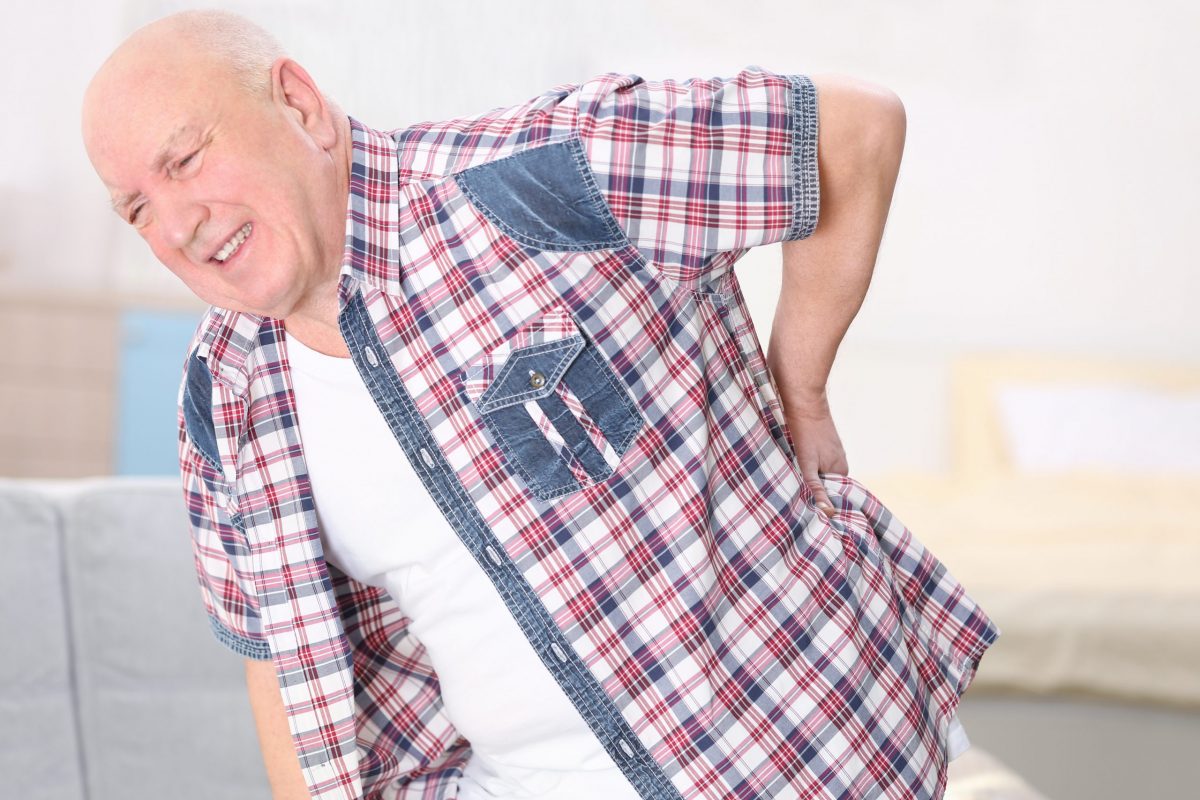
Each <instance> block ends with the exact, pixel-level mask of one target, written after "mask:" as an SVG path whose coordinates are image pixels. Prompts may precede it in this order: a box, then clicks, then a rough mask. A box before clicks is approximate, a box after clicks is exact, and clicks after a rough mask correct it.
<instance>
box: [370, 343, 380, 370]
mask: <svg viewBox="0 0 1200 800" xmlns="http://www.w3.org/2000/svg"><path fill="white" fill-rule="evenodd" d="M367 361H368V362H370V364H371V366H372V367H378V366H379V356H377V355H375V348H374V347H368V348H367Z"/></svg>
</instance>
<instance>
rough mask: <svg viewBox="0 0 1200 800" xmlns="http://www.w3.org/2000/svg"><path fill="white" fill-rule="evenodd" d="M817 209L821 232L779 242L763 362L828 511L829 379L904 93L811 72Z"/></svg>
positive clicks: (831, 448)
mask: <svg viewBox="0 0 1200 800" xmlns="http://www.w3.org/2000/svg"><path fill="white" fill-rule="evenodd" d="M812 80H813V84H814V85H815V86H816V88H817V108H818V112H817V113H818V119H819V124H818V131H817V169H818V173H819V181H820V188H821V192H820V194H821V207H820V214H819V217H818V221H817V227H816V230H814V231H813V233H812V235H811V236H809V237H808V238H806V239H797V240H790V241H785V242H784V243H783V285H782V288H781V290H780V294H779V304H778V305H777V306H776V309H775V320H774V324H773V325H772V327H771V340H770V343H769V347H768V350H767V367H768V368H769V369H770V371H771V376H772V377H773V378H774V379H775V383H776V386H777V387H778V390H779V397H780V401H781V402H782V403H783V408H784V415H785V417H786V418H787V423H788V430H789V432H790V433H791V436H792V441H793V443H794V444H795V446H796V457H797V460H798V461H799V465H800V470H801V474H802V475H803V477H804V482H805V484H806V485H808V486H809V487H810V488H811V489H812V490H813V494H814V500H815V502H816V505H817V507H818V508H820V509H822V510H823V511H824V512H825V513H827V514H828V513H830V512H832V511H833V510H834V509H833V505H832V504H831V503H830V502H829V496H828V495H827V494H826V492H825V489H824V486H823V484H822V483H821V478H820V476H819V475H818V473H821V472H837V473H842V474H846V473H848V472H849V470H848V469H847V468H846V452H845V450H844V449H843V448H842V442H841V439H839V438H838V434H837V430H836V429H835V428H834V426H833V418H832V416H831V415H830V413H829V403H828V400H827V398H826V396H825V385H826V382H827V380H828V378H829V372H830V369H831V368H832V367H833V360H834V357H835V356H836V354H837V349H838V345H839V344H841V341H842V337H843V336H844V335H845V333H846V329H847V328H848V327H849V326H850V322H851V320H853V319H854V316H855V315H856V314H857V313H858V309H859V308H860V307H861V306H862V302H863V299H864V297H865V296H866V292H867V286H868V285H869V284H870V282H871V273H872V271H873V270H874V267H875V257H876V255H877V254H878V252H879V244H880V241H881V240H882V238H883V226H884V222H885V221H886V220H887V214H888V209H889V207H890V206H891V202H892V192H893V190H894V189H895V186H896V178H897V175H898V173H899V171H900V159H901V156H902V154H903V152H904V135H905V129H906V119H905V114H904V106H903V104H901V102H900V99H899V98H898V97H897V96H896V95H895V93H893V92H892V91H890V90H889V89H886V88H884V87H882V86H877V85H875V84H871V83H867V82H865V81H860V80H857V79H854V78H850V77H848V76H842V75H819V76H818V75H814V76H812Z"/></svg>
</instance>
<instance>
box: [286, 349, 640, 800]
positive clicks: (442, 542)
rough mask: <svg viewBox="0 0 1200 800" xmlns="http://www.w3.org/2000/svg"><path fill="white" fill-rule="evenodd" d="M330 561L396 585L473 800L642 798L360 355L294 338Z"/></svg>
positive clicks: (376, 582) (311, 468)
mask: <svg viewBox="0 0 1200 800" xmlns="http://www.w3.org/2000/svg"><path fill="white" fill-rule="evenodd" d="M287 350H288V356H289V361H290V363H291V376H292V386H293V389H294V391H295V395H296V411H297V415H298V417H299V420H298V424H299V427H300V436H301V440H302V443H303V447H304V456H305V463H306V465H307V467H308V472H309V478H310V480H311V482H312V490H313V501H314V503H315V505H316V512H317V521H318V525H319V526H320V528H321V544H322V546H323V548H324V550H325V557H326V559H327V560H328V561H330V562H332V563H334V564H335V565H337V567H338V568H340V569H341V570H342V571H343V572H345V573H346V574H347V575H350V576H351V577H353V578H355V579H356V580H359V581H361V582H363V583H366V584H369V585H372V586H379V587H381V588H384V589H386V590H387V591H388V593H389V594H390V595H391V596H392V598H394V599H395V600H396V602H397V603H398V604H399V606H400V608H401V609H402V610H403V612H404V613H405V615H407V616H408V617H410V623H409V631H410V632H411V633H412V635H414V636H415V637H416V638H417V639H418V640H419V641H421V642H422V643H423V644H424V645H425V647H426V650H427V653H428V656H429V659H430V661H431V662H432V663H433V668H434V670H435V671H436V672H437V675H438V679H439V680H440V682H441V691H442V699H443V701H444V702H445V710H446V714H447V715H448V716H449V717H450V720H451V721H452V722H453V723H454V726H455V727H456V728H457V729H458V731H459V733H460V734H462V735H463V736H465V737H466V738H467V740H468V741H469V742H470V743H471V748H472V751H473V752H472V756H471V758H470V760H469V761H468V762H467V766H466V769H465V771H464V774H463V778H462V780H461V781H460V782H459V795H458V796H459V797H460V798H462V800H492V798H523V799H524V798H537V799H538V800H623V798H630V800H633V799H634V798H637V797H638V794H637V792H636V791H635V790H634V788H633V786H632V785H631V784H630V783H629V780H628V779H627V778H626V777H625V775H624V774H623V773H622V772H621V770H620V768H619V767H618V766H617V765H616V764H615V763H614V762H613V760H612V758H611V756H609V754H608V753H607V752H606V751H605V750H604V748H603V747H602V746H601V744H600V742H599V740H597V738H596V735H595V734H594V733H593V732H592V730H591V729H590V728H589V727H588V726H587V723H586V722H584V720H583V718H582V717H581V716H580V714H579V711H578V710H577V709H576V708H575V706H574V705H573V704H572V703H571V701H570V700H569V699H567V696H566V694H565V693H564V692H563V690H562V687H560V686H559V684H558V682H557V681H556V680H555V679H554V677H553V676H552V675H551V674H550V671H549V670H548V669H547V668H546V666H545V665H544V664H543V663H542V661H541V659H540V658H539V657H538V656H537V653H536V652H535V651H534V649H533V647H532V645H530V644H529V641H528V639H526V638H525V634H524V632H523V631H522V630H521V628H520V627H519V626H518V625H517V622H516V620H515V619H514V618H513V616H512V613H511V612H510V611H509V610H508V607H507V606H506V605H505V604H504V601H503V599H501V597H500V595H499V594H498V593H497V592H496V588H495V587H494V586H493V585H492V582H491V580H490V579H489V578H488V577H487V574H486V573H485V572H484V571H483V568H482V567H480V566H479V564H478V563H476V561H475V559H474V558H473V557H472V556H471V554H470V552H468V550H467V548H466V547H465V546H464V545H463V544H462V541H461V540H460V539H459V538H458V536H457V534H455V533H454V530H453V529H452V528H451V527H450V525H449V523H447V522H446V519H445V517H443V516H442V512H441V510H440V509H439V508H438V507H437V504H436V503H435V502H434V501H433V498H432V497H430V495H429V492H428V491H427V490H426V489H425V487H424V485H423V484H422V483H421V479H420V478H419V477H418V476H417V475H416V473H414V472H413V470H412V466H411V465H410V464H409V462H408V459H407V458H406V457H405V455H404V452H403V450H401V449H400V445H399V444H397V443H396V439H395V437H394V436H393V434H392V432H391V430H390V429H389V428H388V425H387V422H386V420H385V419H384V418H383V415H382V414H381V413H380V412H379V409H378V407H377V406H376V405H375V402H374V401H373V400H372V399H371V395H370V393H369V392H368V390H367V388H366V385H365V384H364V383H363V381H362V378H361V377H360V376H359V374H358V370H357V369H356V368H355V367H354V363H353V362H352V361H351V360H350V359H349V358H338V357H336V356H329V355H325V354H324V353H319V352H317V351H315V350H312V349H310V348H308V347H307V346H305V345H304V344H303V343H301V342H300V341H298V340H297V339H296V338H294V337H293V336H291V335H290V334H288V335H287Z"/></svg>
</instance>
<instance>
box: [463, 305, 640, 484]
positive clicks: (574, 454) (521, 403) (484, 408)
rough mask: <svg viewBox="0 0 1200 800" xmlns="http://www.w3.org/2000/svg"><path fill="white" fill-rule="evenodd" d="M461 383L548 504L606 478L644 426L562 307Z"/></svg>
mask: <svg viewBox="0 0 1200 800" xmlns="http://www.w3.org/2000/svg"><path fill="white" fill-rule="evenodd" d="M462 381H463V390H464V392H465V394H466V396H467V398H468V399H469V400H470V402H471V403H472V404H473V405H474V406H475V408H476V410H477V411H478V412H479V415H480V417H481V419H482V420H483V423H484V425H485V426H486V427H487V429H488V431H489V432H490V433H491V434H492V436H493V437H494V438H495V439H496V442H497V443H498V445H499V447H500V449H501V451H502V452H503V453H504V457H505V458H506V459H507V460H508V462H509V463H510V464H511V465H512V467H513V469H514V470H515V471H516V472H517V473H518V474H519V475H520V477H521V478H522V479H523V480H524V481H525V483H526V485H527V486H528V487H529V490H530V491H531V492H532V493H533V494H534V495H535V496H536V497H539V498H541V499H543V500H549V499H552V498H555V497H560V496H562V495H565V494H569V493H571V492H574V491H577V490H579V489H582V488H583V487H585V486H589V485H591V484H593V483H596V482H597V481H602V480H604V479H605V478H607V477H608V476H609V475H611V474H612V473H613V471H614V470H615V469H616V468H617V466H618V465H619V463H620V460H621V456H623V455H624V454H625V452H626V451H627V450H628V449H629V447H630V446H631V444H632V443H633V440H634V437H636V436H637V434H638V431H640V430H641V429H642V426H643V425H644V424H645V418H644V417H643V416H642V414H641V412H640V411H639V410H638V408H637V406H636V405H634V403H633V401H632V400H631V399H630V397H629V394H628V392H627V391H626V390H625V387H624V385H623V384H622V383H621V381H620V379H619V378H618V377H617V375H616V373H615V372H614V370H613V368H612V366H611V365H610V364H609V363H608V361H607V359H606V358H605V357H604V354H603V353H601V352H600V350H599V349H598V348H597V347H596V345H595V343H594V342H592V341H591V340H590V339H589V338H587V337H586V336H585V335H584V333H583V331H582V330H580V328H579V327H578V325H577V324H576V323H575V320H574V318H573V317H572V316H571V313H570V311H569V310H568V309H567V308H566V307H565V306H562V305H559V306H553V307H551V308H550V309H548V310H547V311H545V312H543V313H542V314H541V315H540V316H539V317H537V318H535V319H533V320H531V321H529V322H527V323H526V324H525V325H523V326H521V328H520V329H518V331H517V332H516V333H515V334H514V335H513V336H512V337H511V338H510V339H508V340H507V341H505V342H504V343H502V344H500V345H499V346H497V347H495V348H493V349H492V350H490V351H488V352H487V353H485V354H484V355H483V356H482V357H480V358H479V359H477V360H476V361H474V362H472V363H471V364H470V365H468V366H467V368H466V369H465V370H464V371H463V372H462Z"/></svg>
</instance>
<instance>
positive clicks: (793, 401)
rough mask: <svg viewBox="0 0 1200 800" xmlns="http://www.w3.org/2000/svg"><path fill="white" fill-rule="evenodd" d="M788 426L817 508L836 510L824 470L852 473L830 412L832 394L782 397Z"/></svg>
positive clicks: (818, 393) (801, 472)
mask: <svg viewBox="0 0 1200 800" xmlns="http://www.w3.org/2000/svg"><path fill="white" fill-rule="evenodd" d="M783 404H784V409H783V410H784V416H785V417H786V418H787V424H788V430H789V431H790V432H791V434H792V442H793V443H794V444H795V446H796V461H797V462H798V463H799V464H800V474H801V476H802V477H803V478H804V483H805V484H807V485H808V488H809V489H811V490H812V493H813V501H814V503H815V504H816V506H817V508H819V509H821V510H822V511H824V512H825V513H826V514H832V513H833V504H832V503H831V502H829V495H828V494H826V492H825V486H824V484H822V483H821V476H820V475H821V473H825V472H836V473H838V474H841V475H845V474H848V473H849V471H850V470H849V469H848V468H847V466H846V450H845V448H844V447H842V440H841V437H839V436H838V432H837V428H835V427H834V425H833V415H832V414H830V413H829V398H828V397H826V395H825V391H824V390H821V391H820V392H817V393H815V394H812V395H809V396H805V397H797V398H790V399H787V400H784V401H783Z"/></svg>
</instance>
